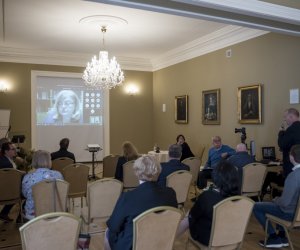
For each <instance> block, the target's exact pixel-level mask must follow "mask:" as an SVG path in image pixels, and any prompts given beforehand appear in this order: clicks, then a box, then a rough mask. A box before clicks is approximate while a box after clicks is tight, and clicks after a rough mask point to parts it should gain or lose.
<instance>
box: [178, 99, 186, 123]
mask: <svg viewBox="0 0 300 250" xmlns="http://www.w3.org/2000/svg"><path fill="white" fill-rule="evenodd" d="M175 122H176V123H188V96H187V95H181V96H175Z"/></svg>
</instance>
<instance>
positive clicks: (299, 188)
mask: <svg viewBox="0 0 300 250" xmlns="http://www.w3.org/2000/svg"><path fill="white" fill-rule="evenodd" d="M290 161H291V163H292V164H293V165H294V167H293V169H292V172H291V173H290V174H289V175H288V176H287V178H286V179H285V182H284V188H283V192H282V195H281V196H280V197H276V198H275V199H273V200H272V201H270V202H256V203H255V205H254V208H253V213H254V215H255V217H256V219H257V220H258V222H259V223H260V224H261V226H262V227H263V228H265V225H266V214H271V215H274V216H276V217H278V218H281V219H284V220H288V221H292V220H293V218H294V215H295V210H296V207H297V203H298V199H299V196H300V185H299V183H300V144H298V145H294V146H292V148H291V151H290ZM277 231H278V233H277V234H276V232H275V230H274V228H273V226H272V225H271V223H269V225H268V232H267V233H268V239H267V242H266V246H265V247H266V248H281V247H287V246H289V243H288V240H287V238H286V235H285V232H284V229H283V227H281V226H280V225H277ZM259 244H260V245H261V246H264V241H263V240H262V241H260V242H259Z"/></svg>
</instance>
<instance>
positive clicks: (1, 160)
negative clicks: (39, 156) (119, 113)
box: [0, 142, 17, 169]
mask: <svg viewBox="0 0 300 250" xmlns="http://www.w3.org/2000/svg"><path fill="white" fill-rule="evenodd" d="M16 156H17V148H16V147H15V145H14V144H13V143H12V142H4V143H3V144H2V146H1V155H0V169H1V168H15V169H17V166H16V164H15V162H14V158H15V157H16Z"/></svg>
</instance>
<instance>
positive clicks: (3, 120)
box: [0, 109, 10, 138]
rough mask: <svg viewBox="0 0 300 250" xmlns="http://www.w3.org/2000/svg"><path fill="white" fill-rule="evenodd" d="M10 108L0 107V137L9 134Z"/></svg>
mask: <svg viewBox="0 0 300 250" xmlns="http://www.w3.org/2000/svg"><path fill="white" fill-rule="evenodd" d="M9 119H10V110H9V109H0V138H3V137H5V136H6V135H7V131H8V129H9Z"/></svg>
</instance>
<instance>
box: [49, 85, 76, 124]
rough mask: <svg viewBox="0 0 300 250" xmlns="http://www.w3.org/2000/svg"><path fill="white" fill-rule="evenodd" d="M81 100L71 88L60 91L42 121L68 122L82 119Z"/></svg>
mask: <svg viewBox="0 0 300 250" xmlns="http://www.w3.org/2000/svg"><path fill="white" fill-rule="evenodd" d="M81 113H82V112H81V102H80V100H79V98H78V96H77V95H76V93H75V92H74V91H73V90H62V91H60V92H59V93H58V94H57V96H56V100H55V103H54V106H53V107H52V109H51V110H50V111H49V113H48V116H47V117H46V119H45V121H44V123H46V124H59V125H63V124H68V123H79V122H81V121H82V115H81Z"/></svg>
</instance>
